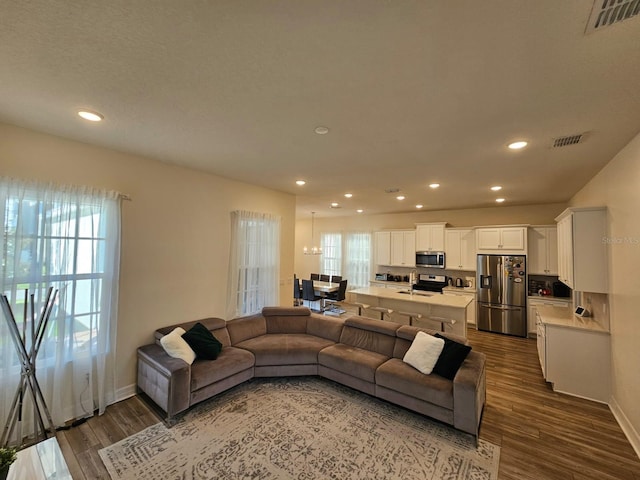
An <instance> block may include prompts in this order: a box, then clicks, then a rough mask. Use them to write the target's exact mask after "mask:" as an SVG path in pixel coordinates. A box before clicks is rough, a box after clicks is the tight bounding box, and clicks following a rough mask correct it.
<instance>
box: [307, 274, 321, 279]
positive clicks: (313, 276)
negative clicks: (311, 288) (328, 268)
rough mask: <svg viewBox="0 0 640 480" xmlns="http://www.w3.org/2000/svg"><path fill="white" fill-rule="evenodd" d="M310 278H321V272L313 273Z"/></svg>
mask: <svg viewBox="0 0 640 480" xmlns="http://www.w3.org/2000/svg"><path fill="white" fill-rule="evenodd" d="M309 278H311V280H320V274H318V273H312V274H311V277H309Z"/></svg>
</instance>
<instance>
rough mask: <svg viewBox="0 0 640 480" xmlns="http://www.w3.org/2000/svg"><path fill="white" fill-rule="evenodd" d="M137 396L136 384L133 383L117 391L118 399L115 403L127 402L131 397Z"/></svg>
mask: <svg viewBox="0 0 640 480" xmlns="http://www.w3.org/2000/svg"><path fill="white" fill-rule="evenodd" d="M135 394H136V384H135V383H132V384H131V385H127V386H126V387H122V388H119V389H118V390H116V398H115V401H114V402H113V403H116V402H120V401H122V400H126V399H127V398H129V397H133V396H134V395H135Z"/></svg>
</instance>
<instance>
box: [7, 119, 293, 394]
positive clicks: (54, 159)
mask: <svg viewBox="0 0 640 480" xmlns="http://www.w3.org/2000/svg"><path fill="white" fill-rule="evenodd" d="M0 175H3V176H12V177H16V178H23V179H35V180H44V181H51V182H55V183H66V184H79V185H90V186H94V187H101V188H106V189H113V190H118V191H120V192H123V193H126V194H129V195H131V197H132V201H131V202H128V201H124V202H123V206H122V260H121V269H120V302H119V309H118V310H119V311H118V315H119V318H118V343H117V352H118V364H117V370H116V372H117V383H116V386H117V388H119V389H121V388H124V387H129V386H131V385H132V384H134V383H135V375H136V370H135V368H136V348H137V347H138V346H140V345H143V344H145V343H149V342H150V341H151V340H152V332H153V330H154V329H155V328H157V327H160V326H164V325H170V324H172V323H176V322H182V321H187V320H195V319H198V318H203V317H208V316H218V317H222V318H224V315H225V305H226V299H227V273H228V268H229V242H230V240H229V239H230V212H231V211H233V210H238V209H244V210H250V211H259V212H269V213H273V214H275V215H280V216H281V217H282V230H281V238H282V243H281V264H280V273H281V278H283V279H286V278H290V277H292V275H293V273H292V272H293V254H292V253H293V250H292V249H293V242H294V227H295V225H294V223H295V197H293V196H292V195H287V194H283V193H279V192H274V191H271V190H267V189H264V188H260V187H255V186H251V185H248V184H244V183H239V182H234V181H231V180H227V179H223V178H220V177H216V176H213V175H209V174H206V173H202V172H198V171H194V170H189V169H186V168H181V167H177V166H171V165H168V164H163V163H160V162H157V161H153V160H150V159H147V158H143V157H139V156H135V155H128V154H124V153H120V152H116V151H113V150H108V149H105V148H99V147H94V146H90V145H86V144H82V143H78V142H73V141H68V140H64V139H61V138H58V137H53V136H50V135H45V134H40V133H36V132H33V131H30V130H26V129H22V128H18V127H14V126H10V125H6V124H0ZM289 290H290V289H288V288H283V287H281V289H280V297H281V303H283V304H284V303H286V304H287V305H288V304H289V303H290V297H291V295H290V293H291V292H290V291H289Z"/></svg>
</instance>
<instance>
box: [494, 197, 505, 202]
mask: <svg viewBox="0 0 640 480" xmlns="http://www.w3.org/2000/svg"><path fill="white" fill-rule="evenodd" d="M496 202H498V203H502V202H504V198H496Z"/></svg>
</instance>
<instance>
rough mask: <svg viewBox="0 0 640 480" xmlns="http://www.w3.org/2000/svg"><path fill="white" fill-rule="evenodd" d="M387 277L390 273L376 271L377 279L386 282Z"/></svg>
mask: <svg viewBox="0 0 640 480" xmlns="http://www.w3.org/2000/svg"><path fill="white" fill-rule="evenodd" d="M387 277H389V274H388V273H376V277H375V278H376V280H378V281H383V282H386V281H387Z"/></svg>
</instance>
